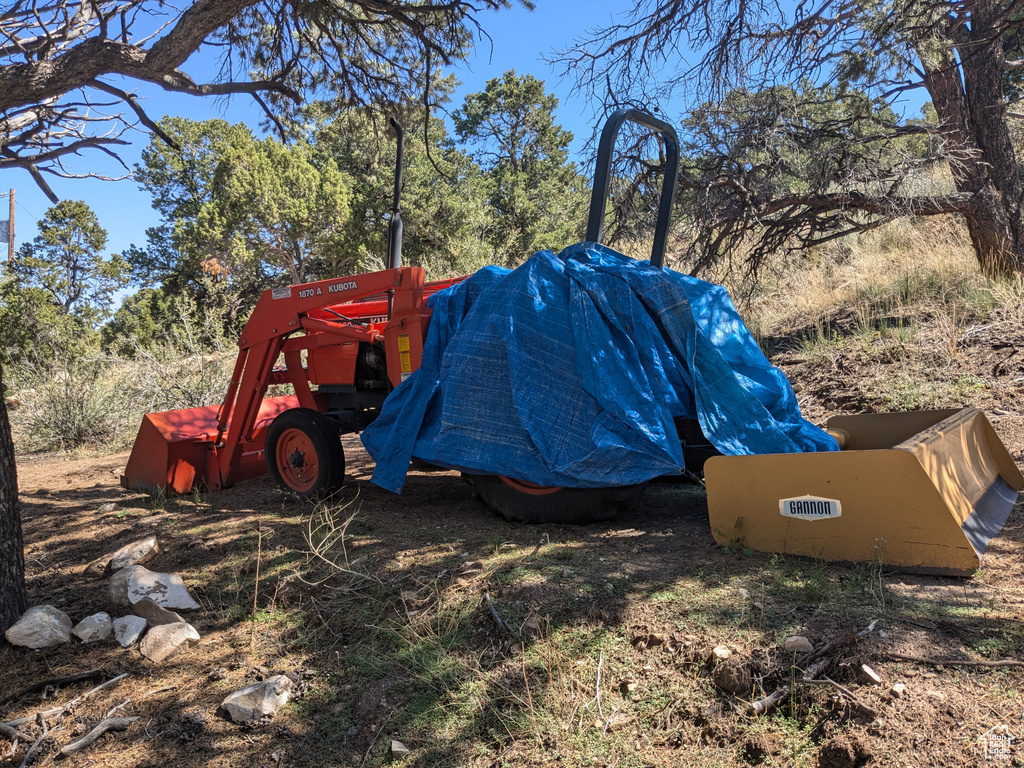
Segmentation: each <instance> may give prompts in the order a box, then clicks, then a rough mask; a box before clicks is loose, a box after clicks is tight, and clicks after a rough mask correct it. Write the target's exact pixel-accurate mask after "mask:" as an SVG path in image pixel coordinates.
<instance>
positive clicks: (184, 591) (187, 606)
mask: <svg viewBox="0 0 1024 768" xmlns="http://www.w3.org/2000/svg"><path fill="white" fill-rule="evenodd" d="M132 567H133V568H135V570H134V571H132V573H131V575H130V576H129V577H128V601H129V602H130V603H131V604H132V605H134V604H135V603H137V602H139V601H140V600H143V599H145V598H147V597H148V598H149V599H150V600H152V601H153V602H154V603H156V604H157V605H159V606H161V607H163V608H167V609H168V610H171V611H198V610H199V609H200V607H201V606H200V605H199V603H197V602H196V601H195V600H194V599H193V598H192V595H190V594H189V592H188V587H186V586H185V582H184V581H182V578H181V576H178V575H176V574H173V573H157V572H156V571H151V570H149V569H148V568H145V567H143V566H141V565H135V566H132ZM125 570H127V569H125ZM115 575H116V574H115Z"/></svg>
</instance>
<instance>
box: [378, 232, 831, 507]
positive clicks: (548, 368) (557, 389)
mask: <svg viewBox="0 0 1024 768" xmlns="http://www.w3.org/2000/svg"><path fill="white" fill-rule="evenodd" d="M428 305H429V306H430V307H431V308H432V310H433V317H432V318H431V321H430V327H429V330H428V333H427V339H426V341H425V344H424V351H423V362H422V364H421V366H420V368H419V370H418V371H416V372H415V373H414V374H413V375H412V376H411V377H410V378H409V379H407V380H406V381H405V382H403V383H402V384H401V386H399V387H397V388H396V389H395V390H394V392H392V393H391V395H390V396H389V397H388V399H387V401H386V402H385V403H384V408H383V410H382V412H381V415H380V416H379V417H378V418H377V419H376V421H374V422H373V423H372V424H371V425H370V426H369V427H368V428H367V429H366V430H365V431H364V432H363V434H362V439H363V444H364V445H365V446H366V449H367V451H368V452H369V453H370V455H371V456H372V457H373V458H374V460H375V461H376V463H377V466H376V469H375V470H374V473H373V482H374V483H376V484H377V485H379V486H381V487H383V488H387V489H388V490H391V491H395V492H401V489H402V485H403V483H404V482H405V474H406V471H407V470H408V467H409V460H410V459H411V458H412V457H414V456H415V457H416V458H419V459H422V460H424V461H427V462H430V463H432V464H438V465H440V466H444V467H448V468H451V469H457V470H462V471H467V472H473V473H478V474H500V475H506V476H508V477H513V478H517V479H519V480H527V481H530V482H533V483H538V484H540V485H557V486H563V487H569V488H599V487H609V486H618V485H632V484H634V483H641V482H645V481H647V480H650V479H652V478H654V477H657V476H659V475H666V474H678V472H679V470H680V468H681V467H683V455H682V451H681V449H680V446H679V438H678V436H677V434H676V430H675V426H674V423H673V419H676V418H690V419H697V420H698V421H699V422H700V425H701V427H702V429H703V430H704V434H705V435H706V436H707V437H708V439H709V440H710V442H711V443H712V444H713V445H714V446H715V447H716V448H718V450H720V451H721V452H722V453H725V454H752V453H796V452H804V451H831V450H838V446H837V445H836V443H835V441H834V440H833V439H832V438H831V437H829V436H828V435H827V434H826V433H825V432H824V431H822V430H821V429H819V428H817V427H815V426H813V425H812V424H810V423H809V422H807V421H805V420H804V419H803V418H801V416H800V411H799V408H798V407H797V402H796V397H795V396H794V394H793V388H792V387H791V386H790V384H789V382H788V381H787V379H786V377H785V375H783V373H782V372H781V371H780V370H779V369H777V368H775V367H774V366H772V365H771V363H769V362H768V359H767V358H766V357H765V355H764V353H763V352H762V351H761V349H760V347H758V345H757V342H756V341H754V339H753V337H752V336H751V335H750V332H749V331H748V330H747V328H746V326H745V325H744V324H743V321H742V320H741V319H740V316H739V313H737V311H736V308H735V307H734V306H733V303H732V301H731V300H730V298H729V295H728V293H727V292H726V291H725V289H724V288H722V287H721V286H717V285H714V284H712V283H708V282H705V281H703V280H697V279H696V278H692V277H688V276H686V275H682V274H679V273H677V272H672V271H671V270H667V269H666V270H662V269H656V268H654V267H651V266H650V265H649V264H646V263H644V262H639V261H635V260H633V259H630V258H627V257H626V256H623V255H621V254H619V253H616V252H615V251H613V250H611V249H610V248H607V247H605V246H601V245H597V244H595V243H579V244H577V245H574V246H571V247H569V248H566V249H565V250H564V251H562V252H561V253H560V254H558V255H557V256H556V255H555V254H554V253H552V252H551V251H540V252H538V253H536V254H534V255H533V256H532V257H531V258H530V259H529V260H528V261H527V262H526V263H524V264H523V265H522V266H520V267H519V268H517V269H515V270H514V271H511V272H510V271H508V270H505V269H500V268H497V267H488V268H486V269H483V270H480V271H479V272H477V273H476V274H475V275H472V276H471V277H469V278H468V279H467V280H465V281H464V282H462V283H459V284H458V285H455V286H452V287H451V288H449V289H447V290H445V291H443V292H440V293H437V294H435V295H434V296H432V297H431V299H430V301H429V304H428Z"/></svg>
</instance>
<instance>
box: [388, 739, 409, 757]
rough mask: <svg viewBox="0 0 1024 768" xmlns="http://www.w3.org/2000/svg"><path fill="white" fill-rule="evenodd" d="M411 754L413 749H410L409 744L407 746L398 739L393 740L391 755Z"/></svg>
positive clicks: (402, 755)
mask: <svg viewBox="0 0 1024 768" xmlns="http://www.w3.org/2000/svg"><path fill="white" fill-rule="evenodd" d="M411 754H412V750H410V749H409V748H408V747H407V746H405V744H403V743H402V742H400V741H398V740H397V739H392V740H391V756H392V757H405V756H406V755H411Z"/></svg>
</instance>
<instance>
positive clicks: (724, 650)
mask: <svg viewBox="0 0 1024 768" xmlns="http://www.w3.org/2000/svg"><path fill="white" fill-rule="evenodd" d="M712 653H713V654H714V655H715V658H716V659H720V660H722V661H725V660H726V659H728V658H729V657H730V656H732V651H731V650H730V649H729V648H728V647H726V646H724V645H716V646H715V649H714V650H713V651H712Z"/></svg>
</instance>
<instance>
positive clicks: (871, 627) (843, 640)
mask: <svg viewBox="0 0 1024 768" xmlns="http://www.w3.org/2000/svg"><path fill="white" fill-rule="evenodd" d="M876 624H878V619H875V620H874V621H872V622H871V623H870V624H868V625H867V626H866V627H865V628H864V629H862V630H860V631H858V632H848V633H847V634H845V635H843V636H842V637H837V638H836V639H835V640H832V641H831V642H828V643H825V644H824V645H823V646H821V648H818V649H817V650H815V651H811V653H809V654H808V655H807V658H805V659H804V660H803V661H804V663H805V664H806V663H807V662H809V661H812V660H813V659H819V658H821V657H822V656H824V655H825V654H826V653H828V652H829V651H831V650H832V649H833V648H836V647H838V646H840V645H846V644H847V643H849V642H850V641H851V640H859V639H860V638H862V637H864V636H865V635H870V634H871V633H872V632H874V631H875V625H876Z"/></svg>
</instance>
